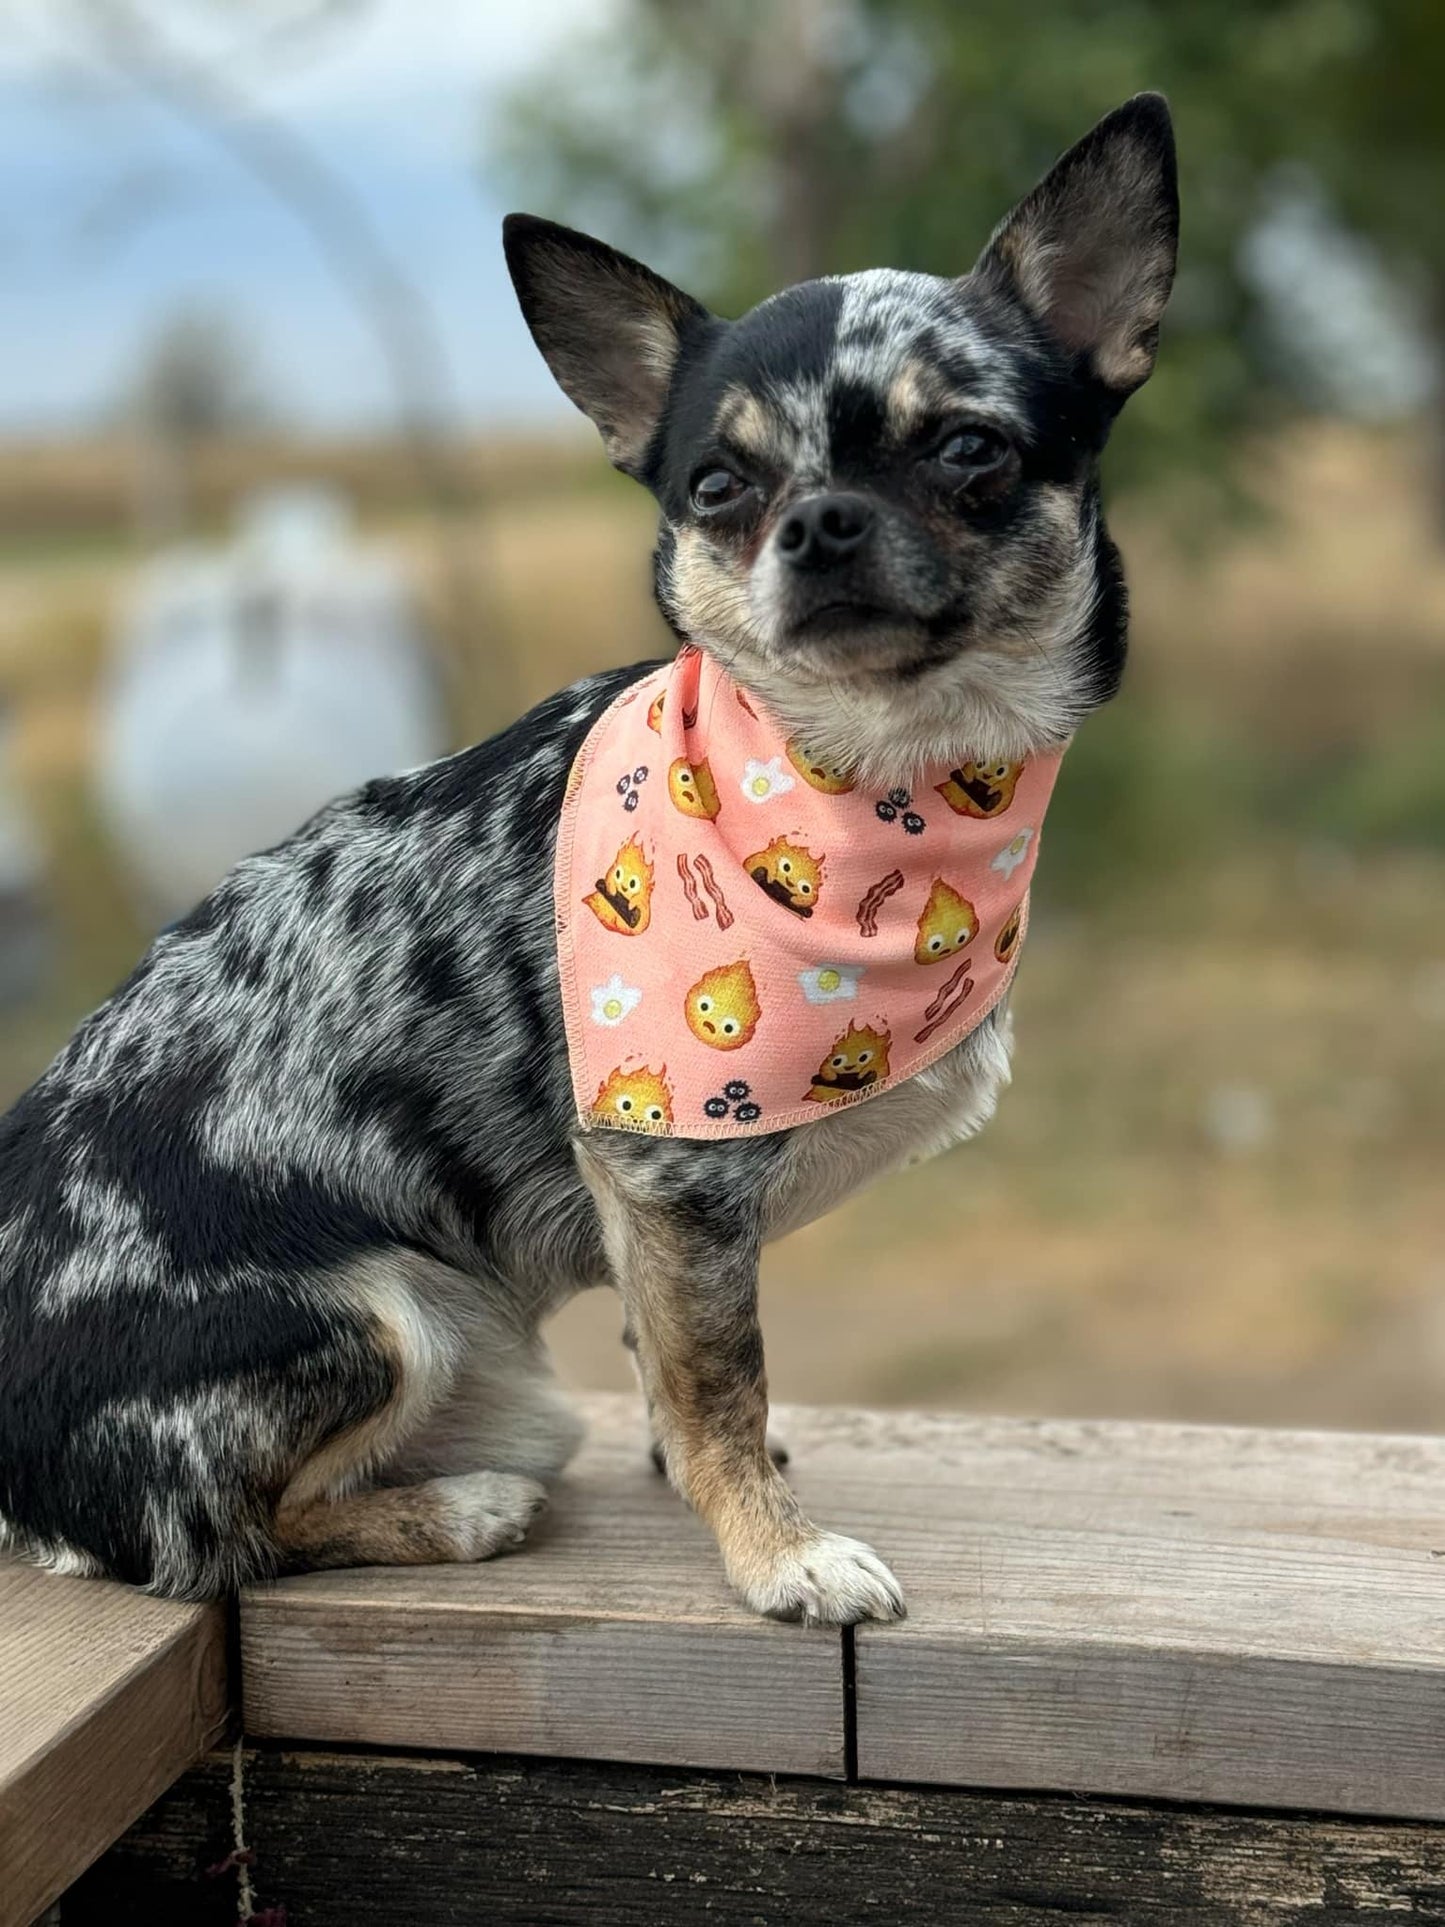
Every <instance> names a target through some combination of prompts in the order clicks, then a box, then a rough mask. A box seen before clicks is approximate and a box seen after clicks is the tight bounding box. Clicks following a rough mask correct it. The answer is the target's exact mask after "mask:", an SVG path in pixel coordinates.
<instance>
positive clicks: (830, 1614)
mask: <svg viewBox="0 0 1445 1927" xmlns="http://www.w3.org/2000/svg"><path fill="white" fill-rule="evenodd" d="M740 1591H741V1592H742V1594H743V1597H744V1598H745V1599H746V1600H747V1602H748V1604H749V1605H750V1606H752V1607H753V1608H754V1609H755V1610H756V1611H757V1612H760V1613H767V1614H768V1615H769V1617H770V1618H773V1619H801V1620H802V1621H803V1623H804V1625H807V1626H855V1625H856V1624H857V1623H858V1621H859V1620H860V1619H903V1618H905V1617H906V1615H907V1608H906V1607H905V1606H904V1604H903V1590H902V1588H901V1587H900V1586H899V1584H898V1581H897V1580H896V1579H895V1578H894V1577H893V1574H892V1573H891V1572H890V1571H889V1570H888V1568H887V1566H885V1565H884V1563H883V1561H882V1560H881V1559H880V1558H879V1557H878V1555H877V1553H876V1552H874V1550H873V1548H872V1547H871V1546H865V1545H864V1544H863V1543H862V1541H861V1540H859V1539H845V1538H844V1537H843V1535H842V1534H841V1533H839V1532H819V1533H816V1534H815V1535H814V1536H813V1537H812V1538H811V1539H807V1540H805V1541H804V1542H803V1543H802V1545H801V1546H799V1547H798V1548H797V1550H796V1551H793V1552H788V1553H784V1554H782V1555H781V1556H780V1557H779V1558H778V1559H777V1560H776V1561H775V1563H774V1564H773V1565H772V1566H771V1567H770V1568H769V1570H768V1571H767V1572H766V1573H765V1574H763V1575H762V1576H761V1577H760V1578H758V1579H755V1580H752V1581H750V1582H748V1583H745V1584H743V1585H742V1586H741V1587H740Z"/></svg>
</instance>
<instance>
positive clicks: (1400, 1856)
mask: <svg viewBox="0 0 1445 1927" xmlns="http://www.w3.org/2000/svg"><path fill="white" fill-rule="evenodd" d="M244 1800H245V1810H246V1815H247V1838H248V1841H249V1843H250V1846H251V1849H252V1853H253V1856H254V1857H253V1861H252V1864H251V1865H250V1866H249V1868H248V1870H247V1871H248V1874H249V1877H250V1879H251V1881H252V1882H253V1884H254V1901H253V1904H254V1906H255V1907H256V1908H257V1909H268V1908H281V1907H284V1908H285V1909H286V1917H287V1918H288V1919H290V1920H292V1921H295V1922H298V1923H299V1922H302V1921H304V1922H305V1923H306V1924H307V1927H402V1924H403V1923H406V1922H416V1923H418V1924H420V1923H426V1927H433V1923H435V1924H436V1927H511V1924H517V1927H522V1924H526V1927H535V1923H537V1922H546V1923H548V1927H640V1924H641V1923H646V1922H651V1921H656V1922H659V1923H666V1927H693V1923H696V1924H697V1927H703V1923H707V1927H760V1924H761V1923H771V1922H782V1921H786V1922H787V1923H788V1927H838V1924H839V1923H841V1922H846V1921H855V1920H857V1921H865V1920H866V1921H877V1922H880V1923H888V1927H891V1924H892V1923H894V1922H916V1923H919V1927H1057V1923H1058V1922H1059V1921H1060V1920H1061V1919H1083V1920H1094V1921H1103V1920H1114V1921H1126V1922H1128V1923H1129V1927H1282V1924H1284V1927H1288V1923H1290V1922H1295V1921H1297V1922H1298V1923H1299V1927H1345V1924H1346V1923H1380V1927H1386V1924H1387V1923H1388V1927H1395V1923H1397V1922H1401V1921H1406V1922H1408V1921H1418V1922H1422V1923H1423V1922H1426V1921H1439V1920H1441V1919H1445V1830H1442V1829H1440V1828H1438V1827H1430V1826H1422V1825H1412V1824H1389V1825H1386V1824H1383V1823H1379V1822H1370V1821H1348V1820H1333V1819H1324V1818H1320V1817H1314V1818H1302V1817H1300V1816H1297V1815H1290V1816H1264V1815H1258V1814H1246V1813H1224V1812H1219V1811H1215V1810H1189V1809H1182V1808H1170V1807H1154V1808H1150V1807H1139V1806H1124V1805H1119V1804H1115V1803H1110V1802H1103V1801H1092V1802H1083V1801H1073V1800H1064V1799H1059V1798H1057V1797H1054V1798H1050V1797H1048V1796H1039V1795H1030V1796H1018V1797H1014V1798H1010V1797H1005V1796H1000V1795H998V1794H989V1793H965V1792H959V1791H955V1790H952V1789H948V1790H945V1789H938V1788H933V1789H921V1788H906V1789H904V1788H881V1787H871V1786H846V1787H845V1786H839V1785H837V1784H836V1783H830V1782H826V1781H818V1780H777V1781H769V1780H767V1779H763V1778H757V1777H752V1776H731V1775H730V1776H728V1777H726V1778H722V1777H716V1776H710V1775H704V1774H698V1773H692V1772H684V1771H680V1770H678V1769H676V1768H673V1769H669V1770H664V1771H659V1770H657V1769H655V1768H654V1769H649V1768H641V1767H628V1766H600V1765H599V1766H579V1765H574V1764H562V1763H557V1762H552V1761H519V1760H481V1761H470V1762H461V1761H447V1760H426V1761H418V1760H398V1759H385V1758H381V1759H377V1758H366V1759H361V1758H355V1757H350V1758H348V1757H345V1756H336V1755H332V1756H326V1755H314V1754H312V1755H308V1754H299V1755H298V1754H290V1753H282V1754H278V1753H276V1752H272V1751H266V1750H263V1751H260V1752H256V1753H248V1754H247V1756H246V1762H245V1774H244ZM230 1814H231V1803H230V1761H229V1759H227V1760H218V1761H214V1762H208V1763H206V1764H205V1765H204V1766H202V1767H200V1768H198V1769H196V1770H195V1771H193V1772H191V1773H188V1774H187V1775H186V1776H185V1778H184V1779H183V1780H182V1781H181V1782H180V1783H179V1784H178V1785H177V1786H176V1787H175V1788H174V1790H173V1791H172V1792H171V1793H169V1794H167V1795H166V1796H165V1797H164V1798H163V1799H162V1800H161V1801H160V1802H159V1803H158V1804H157V1805H156V1806H155V1807H154V1808H153V1809H152V1810H151V1812H150V1813H149V1814H147V1816H146V1818H145V1819H144V1821H142V1822H141V1824H140V1825H139V1826H137V1827H136V1828H135V1829H133V1830H132V1832H131V1833H130V1834H129V1835H128V1836H127V1837H126V1839H125V1840H124V1841H122V1842H121V1843H120V1844H119V1845H118V1846H117V1847H116V1848H115V1850H114V1851H113V1852H111V1853H109V1854H107V1855H106V1857H105V1858H104V1859H103V1860H102V1861H101V1862H100V1863H99V1864H98V1865H97V1866H95V1867H94V1868H92V1870H91V1872H90V1873H89V1874H88V1875H87V1876H86V1877H85V1879H84V1880H83V1881H82V1882H81V1883H80V1885H79V1887H78V1888H77V1889H76V1890H75V1891H74V1892H73V1893H71V1894H68V1895H67V1896H66V1899H65V1901H64V1903H63V1907H62V1915H61V1918H62V1927H228V1924H229V1923H233V1922H234V1921H235V1919H236V1917H237V1904H236V1903H237V1875H236V1873H235V1872H234V1871H232V1870H231V1869H230V1868H229V1867H228V1865H227V1852H228V1848H229V1845H230V1841H231V1825H230Z"/></svg>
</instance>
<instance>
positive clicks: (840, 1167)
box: [767, 1009, 1013, 1239]
mask: <svg viewBox="0 0 1445 1927" xmlns="http://www.w3.org/2000/svg"><path fill="white" fill-rule="evenodd" d="M1012 1048H1013V1026H1012V1023H1011V1021H1010V1018H1009V1015H1008V1012H1007V1010H1005V1009H1000V1010H999V1011H998V1012H996V1013H995V1014H994V1015H993V1016H992V1017H991V1018H989V1019H988V1020H987V1021H986V1022H984V1023H983V1024H981V1025H980V1026H979V1028H978V1029H977V1030H976V1031H974V1032H973V1033H972V1034H971V1035H970V1036H968V1037H966V1038H965V1039H964V1040H963V1042H962V1043H961V1044H959V1045H957V1046H956V1047H955V1048H954V1049H953V1050H951V1051H949V1052H948V1054H947V1055H946V1056H945V1057H941V1058H940V1059H939V1060H938V1062H937V1063H936V1064H934V1065H932V1066H930V1068H929V1069H928V1070H926V1071H921V1072H919V1073H918V1075H917V1076H915V1077H911V1078H909V1079H908V1080H907V1081H906V1082H905V1083H902V1084H900V1085H898V1086H896V1087H895V1088H894V1089H893V1090H891V1091H885V1092H884V1093H883V1094H882V1095H881V1096H879V1097H875V1098H872V1099H870V1100H869V1102H868V1103H866V1104H855V1105H850V1106H849V1107H848V1108H847V1109H846V1110H842V1111H838V1112H834V1113H833V1114H832V1115H831V1116H828V1117H822V1118H819V1120H818V1121H817V1123H815V1124H809V1125H805V1126H803V1127H802V1128H800V1129H797V1130H793V1131H790V1132H788V1133H787V1137H788V1140H789V1142H788V1152H789V1155H788V1161H787V1163H786V1165H785V1167H784V1169H783V1172H782V1175H781V1177H780V1178H779V1180H778V1181H777V1183H776V1185H775V1189H774V1192H773V1203H772V1208H771V1210H770V1211H769V1214H768V1219H767V1236H768V1237H769V1238H770V1239H771V1238H777V1237H781V1236H782V1235H783V1233H784V1232H787V1231H794V1230H796V1229H797V1228H798V1226H799V1225H804V1224H808V1223H811V1222H812V1220H813V1219H815V1218H819V1217H822V1216H823V1214H824V1213H825V1212H827V1211H830V1210H831V1209H832V1208H833V1206H834V1205H836V1204H839V1203H841V1202H842V1200H843V1199H844V1198H846V1197H847V1196H848V1195H849V1194H850V1192H853V1191H856V1190H857V1189H859V1187H860V1186H862V1185H864V1184H868V1183H870V1182H871V1181H872V1180H873V1179H874V1178H877V1177H881V1176H883V1175H884V1173H885V1172H888V1171H894V1170H898V1169H899V1168H900V1167H901V1166H903V1165H907V1164H916V1163H919V1162H920V1161H921V1160H923V1159H924V1158H930V1157H935V1156H936V1155H937V1154H938V1153H939V1152H940V1151H946V1150H947V1149H948V1148H949V1146H950V1145H953V1144H957V1143H959V1142H961V1141H962V1140H963V1139H964V1138H968V1137H972V1136H973V1135H974V1134H975V1133H976V1132H977V1131H979V1130H981V1129H982V1127H983V1126H984V1125H985V1124H986V1123H987V1122H988V1120H989V1118H990V1117H991V1116H992V1115H993V1110H994V1106H995V1104H996V1103H997V1102H998V1096H999V1092H1000V1091H1001V1090H1002V1089H1003V1087H1004V1085H1005V1084H1007V1082H1008V1079H1009V1059H1010V1055H1011V1052H1012Z"/></svg>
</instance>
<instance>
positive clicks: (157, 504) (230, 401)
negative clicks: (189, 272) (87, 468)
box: [130, 308, 266, 541]
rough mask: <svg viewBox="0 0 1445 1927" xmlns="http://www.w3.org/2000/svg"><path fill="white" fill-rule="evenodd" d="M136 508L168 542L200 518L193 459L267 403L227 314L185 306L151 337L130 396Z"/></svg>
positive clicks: (151, 533) (147, 528)
mask: <svg viewBox="0 0 1445 1927" xmlns="http://www.w3.org/2000/svg"><path fill="white" fill-rule="evenodd" d="M130 407H131V414H132V417H133V425H134V429H135V464H136V466H135V509H136V519H137V521H138V523H139V525H140V528H141V531H142V533H143V534H144V535H146V536H147V537H148V538H149V539H151V540H153V541H168V540H171V539H173V538H174V537H176V536H177V535H180V534H182V533H183V532H184V531H185V530H187V529H188V528H189V527H190V525H191V523H192V522H193V520H194V517H195V465H196V461H197V458H198V456H199V455H200V453H201V451H202V450H203V449H204V448H205V447H206V446H207V444H209V443H210V442H213V441H215V440H216V439H218V438H219V437H221V436H224V435H233V434H236V433H237V432H239V431H242V430H245V429H248V428H249V429H254V428H255V427H256V426H258V424H259V423H260V422H261V421H263V420H264V418H265V412H266V411H265V407H264V403H263V402H262V399H261V392H260V387H259V385H258V382H257V379H256V373H255V366H254V359H253V355H252V352H251V350H250V346H249V344H248V343H247V341H246V338H245V336H244V335H243V334H242V332H241V331H240V329H239V328H237V326H236V325H235V323H234V322H233V321H232V319H231V318H230V317H229V316H228V315H225V314H220V313H216V312H211V311H207V310H205V309H199V308H183V309H181V310H179V311H178V312H177V313H175V314H173V315H171V316H170V317H169V318H168V319H167V320H166V321H164V322H162V324H161V326H160V327H159V328H158V329H157V331H156V333H155V335H154V337H153V338H152V340H151V342H150V343H149V345H148V347H147V349H146V351H145V355H144V357H143V359H142V362H141V366H140V368H139V370H138V371H137V374H136V378H135V381H134V383H133V386H132V392H131V396H130Z"/></svg>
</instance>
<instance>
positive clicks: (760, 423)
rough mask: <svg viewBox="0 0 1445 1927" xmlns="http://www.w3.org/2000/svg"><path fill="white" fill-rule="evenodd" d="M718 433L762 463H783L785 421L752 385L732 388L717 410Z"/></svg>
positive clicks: (784, 453)
mask: <svg viewBox="0 0 1445 1927" xmlns="http://www.w3.org/2000/svg"><path fill="white" fill-rule="evenodd" d="M717 432H718V434H719V435H722V436H725V437H726V439H727V440H728V441H731V442H736V443H737V445H738V447H739V448H740V449H742V451H743V453H744V454H746V455H752V456H755V457H756V458H757V460H758V461H760V462H779V463H781V462H783V460H784V458H785V456H786V453H787V450H786V447H785V441H786V434H785V430H784V427H783V423H782V422H781V421H780V420H779V419H778V417H777V416H776V415H775V414H774V413H773V411H772V410H771V409H770V408H769V407H768V406H767V404H766V403H765V402H764V401H762V400H761V398H760V397H759V396H757V395H755V394H754V393H753V391H752V390H751V389H750V388H729V389H728V391H727V393H726V394H725V395H724V396H723V398H722V403H721V406H720V407H719V408H718V412H717Z"/></svg>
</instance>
